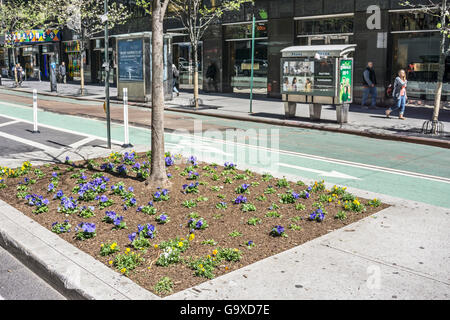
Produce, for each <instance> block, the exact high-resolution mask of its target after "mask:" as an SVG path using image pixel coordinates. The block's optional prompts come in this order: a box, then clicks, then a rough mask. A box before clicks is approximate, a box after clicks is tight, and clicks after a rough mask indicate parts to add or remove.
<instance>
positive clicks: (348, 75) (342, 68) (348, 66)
mask: <svg viewBox="0 0 450 320" xmlns="http://www.w3.org/2000/svg"><path fill="white" fill-rule="evenodd" d="M352 70H353V60H352V59H341V60H340V61H339V102H340V103H351V102H352V101H353V90H352V85H353V79H352V74H353V72H352Z"/></svg>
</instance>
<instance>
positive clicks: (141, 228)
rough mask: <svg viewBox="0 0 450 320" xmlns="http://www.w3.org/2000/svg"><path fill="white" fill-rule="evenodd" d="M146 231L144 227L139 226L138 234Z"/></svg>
mask: <svg viewBox="0 0 450 320" xmlns="http://www.w3.org/2000/svg"><path fill="white" fill-rule="evenodd" d="M142 230H144V226H142V225H140V224H138V233H141V232H142Z"/></svg>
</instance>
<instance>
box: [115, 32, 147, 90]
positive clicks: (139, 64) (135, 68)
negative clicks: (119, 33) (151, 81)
mask: <svg viewBox="0 0 450 320" xmlns="http://www.w3.org/2000/svg"><path fill="white" fill-rule="evenodd" d="M143 59H144V54H143V44H142V39H128V40H119V42H118V62H119V80H121V81H144V65H143V61H144V60H143Z"/></svg>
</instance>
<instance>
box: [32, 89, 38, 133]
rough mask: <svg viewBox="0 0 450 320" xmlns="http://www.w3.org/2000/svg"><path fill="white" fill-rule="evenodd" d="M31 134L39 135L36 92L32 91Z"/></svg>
mask: <svg viewBox="0 0 450 320" xmlns="http://www.w3.org/2000/svg"><path fill="white" fill-rule="evenodd" d="M33 133H39V129H38V120H37V90H36V89H33Z"/></svg>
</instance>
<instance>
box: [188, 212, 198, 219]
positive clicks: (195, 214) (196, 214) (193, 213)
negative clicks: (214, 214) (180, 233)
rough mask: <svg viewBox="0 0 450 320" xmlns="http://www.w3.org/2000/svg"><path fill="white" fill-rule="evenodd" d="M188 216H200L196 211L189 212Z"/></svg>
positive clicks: (195, 217)
mask: <svg viewBox="0 0 450 320" xmlns="http://www.w3.org/2000/svg"><path fill="white" fill-rule="evenodd" d="M188 217H189V218H191V219H197V218H200V215H199V214H198V213H197V212H191V213H189V215H188Z"/></svg>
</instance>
